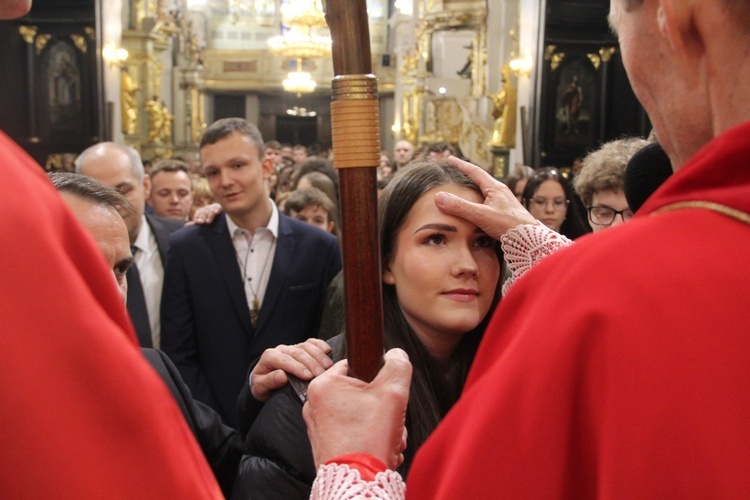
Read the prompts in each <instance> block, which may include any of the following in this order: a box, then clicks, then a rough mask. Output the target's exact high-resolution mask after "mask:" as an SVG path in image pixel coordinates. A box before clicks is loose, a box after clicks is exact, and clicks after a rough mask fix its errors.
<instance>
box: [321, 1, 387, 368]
mask: <svg viewBox="0 0 750 500" xmlns="http://www.w3.org/2000/svg"><path fill="white" fill-rule="evenodd" d="M324 10H325V16H326V21H327V22H328V27H329V28H330V30H331V38H332V40H333V45H332V52H333V73H334V78H333V81H332V85H331V87H332V94H333V96H332V99H333V100H332V102H331V123H332V128H333V164H334V166H335V167H336V168H337V169H338V171H339V179H340V201H341V219H342V220H341V222H342V224H341V226H342V230H341V232H342V249H343V263H344V294H345V295H344V301H345V304H346V345H347V347H346V349H347V358H348V359H349V375H351V376H353V377H356V378H358V379H360V380H364V381H365V382H370V381H372V379H373V378H375V375H376V374H377V372H378V370H379V369H380V366H381V364H382V359H383V298H382V294H381V286H382V285H381V272H380V238H379V235H378V217H377V184H376V168H377V167H378V165H379V164H380V123H379V112H378V87H377V79H376V78H375V75H373V74H372V59H371V54H370V30H369V27H368V24H367V5H366V3H365V0H327V1H324Z"/></svg>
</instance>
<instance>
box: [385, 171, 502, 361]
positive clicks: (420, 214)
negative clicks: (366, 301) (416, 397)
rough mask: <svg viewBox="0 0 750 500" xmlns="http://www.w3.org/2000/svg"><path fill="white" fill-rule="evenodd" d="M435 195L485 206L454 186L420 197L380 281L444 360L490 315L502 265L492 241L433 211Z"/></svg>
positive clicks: (460, 221) (475, 196) (466, 224)
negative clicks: (391, 290) (446, 194)
mask: <svg viewBox="0 0 750 500" xmlns="http://www.w3.org/2000/svg"><path fill="white" fill-rule="evenodd" d="M438 191H447V192H449V193H453V194H455V195H457V196H460V197H462V198H464V199H467V200H470V201H474V202H478V203H482V201H483V200H482V197H481V196H480V195H479V194H478V193H476V192H475V191H473V190H471V189H468V188H465V187H459V186H456V185H455V184H451V185H444V186H439V187H437V188H433V189H431V190H429V191H427V192H426V193H425V194H424V195H422V197H421V198H420V199H419V200H418V201H417V203H415V204H414V206H413V207H412V209H411V211H410V212H409V215H408V216H407V218H406V220H405V221H404V224H403V225H402V226H401V228H400V229H399V231H398V234H397V237H396V248H395V253H394V254H393V257H392V259H391V261H390V262H388V264H387V267H386V268H385V270H384V273H383V282H384V283H386V284H389V285H394V286H395V287H396V295H397V297H398V303H399V306H400V307H401V310H402V312H403V314H404V316H405V318H406V321H407V322H408V323H409V325H410V326H411V328H412V329H413V330H414V332H415V333H416V335H417V337H418V338H419V340H420V341H421V342H422V344H424V346H425V347H426V348H427V351H428V352H429V353H430V354H431V355H432V356H433V357H435V358H436V359H438V360H441V361H447V359H448V358H449V357H450V355H451V354H452V353H453V350H454V349H455V347H456V345H457V344H458V342H459V341H460V340H461V338H462V337H463V335H464V334H466V333H468V332H469V331H471V330H473V329H474V328H475V327H476V326H477V325H479V323H480V322H481V321H482V320H483V319H484V317H485V316H486V315H487V313H488V312H489V310H490V307H491V306H492V300H493V298H494V295H495V289H496V287H497V283H498V280H499V278H500V262H499V260H498V257H497V254H496V252H495V241H494V240H493V239H492V238H490V237H489V236H487V235H486V234H485V233H484V232H483V231H482V230H480V229H479V228H478V227H477V226H475V225H473V224H470V223H469V222H467V221H465V220H463V219H459V218H457V217H452V216H448V215H445V214H443V213H442V212H440V211H439V210H438V209H437V207H436V206H435V202H434V199H435V194H436V193H437V192H438Z"/></svg>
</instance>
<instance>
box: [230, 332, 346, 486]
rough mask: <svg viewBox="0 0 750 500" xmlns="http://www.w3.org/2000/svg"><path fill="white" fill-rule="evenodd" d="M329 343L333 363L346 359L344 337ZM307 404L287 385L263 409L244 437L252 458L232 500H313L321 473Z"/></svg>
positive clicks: (245, 464) (243, 469)
mask: <svg viewBox="0 0 750 500" xmlns="http://www.w3.org/2000/svg"><path fill="white" fill-rule="evenodd" d="M327 342H328V344H329V345H330V346H331V348H332V351H331V354H330V356H331V359H333V361H334V362H335V361H338V360H339V359H341V358H342V357H343V335H339V336H336V337H334V338H332V339H330V340H328V341H327ZM247 392H248V393H249V391H247ZM247 395H248V394H245V396H247ZM302 404H303V403H302V399H301V398H300V397H299V395H298V394H297V392H296V391H295V388H294V387H293V386H292V385H291V384H287V385H286V386H284V387H283V388H281V389H279V390H277V391H276V392H274V393H273V395H271V397H270V398H269V399H268V401H267V402H266V403H265V405H263V408H262V409H261V410H260V413H258V415H257V417H255V420H254V422H253V423H252V426H251V427H250V429H249V431H248V432H247V436H246V437H245V444H246V449H247V452H246V453H247V454H246V455H244V456H243V457H242V460H241V462H240V466H239V470H238V473H237V478H236V481H235V485H234V492H233V494H232V498H233V499H252V500H255V499H269V500H270V499H276V500H295V499H299V500H307V499H308V498H310V488H311V487H312V483H313V481H314V480H315V472H316V469H315V464H314V462H313V455H312V447H311V445H310V440H309V438H308V437H307V427H306V426H305V421H304V419H303V418H302ZM240 407H242V403H240ZM245 417H246V416H245ZM240 419H241V420H242V419H243V416H242V415H240ZM242 423H244V422H242ZM242 423H241V425H242Z"/></svg>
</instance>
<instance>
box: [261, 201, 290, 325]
mask: <svg viewBox="0 0 750 500" xmlns="http://www.w3.org/2000/svg"><path fill="white" fill-rule="evenodd" d="M294 246H295V241H294V230H293V229H292V227H291V224H289V217H287V216H286V215H284V214H283V213H281V212H279V237H278V238H277V239H276V254H275V255H274V257H273V266H272V267H271V276H269V278H268V287H267V288H266V294H265V295H264V296H263V304H262V305H261V307H260V317H259V318H258V329H260V328H261V327H262V326H263V323H265V321H266V319H267V318H268V316H269V315H270V314H271V311H272V310H273V308H274V306H275V304H276V302H277V301H278V300H279V296H280V295H281V291H282V290H284V287H285V286H286V279H287V275H288V274H289V270H290V269H291V265H292V256H293V255H294Z"/></svg>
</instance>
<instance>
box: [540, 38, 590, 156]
mask: <svg viewBox="0 0 750 500" xmlns="http://www.w3.org/2000/svg"><path fill="white" fill-rule="evenodd" d="M592 53H593V51H590V49H589V50H587V49H586V48H585V47H572V46H567V47H564V46H555V45H549V46H547V48H546V50H545V60H544V62H545V64H544V66H543V68H542V80H543V86H542V102H541V108H542V109H541V118H542V121H541V124H540V125H541V127H540V132H541V137H540V139H541V146H542V149H541V163H542V164H543V165H553V166H558V167H565V166H570V165H571V164H572V162H573V160H575V159H576V158H580V157H581V156H582V155H584V154H585V153H586V151H588V150H590V149H591V148H593V147H594V146H595V145H596V143H597V141H598V140H599V136H600V132H601V130H600V125H601V123H600V122H601V120H600V107H601V105H602V103H601V101H602V86H603V82H602V73H601V71H600V70H599V69H600V68H601V63H600V61H599V68H597V67H596V66H594V63H593V62H592V59H591V57H590V54H592Z"/></svg>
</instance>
